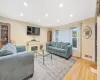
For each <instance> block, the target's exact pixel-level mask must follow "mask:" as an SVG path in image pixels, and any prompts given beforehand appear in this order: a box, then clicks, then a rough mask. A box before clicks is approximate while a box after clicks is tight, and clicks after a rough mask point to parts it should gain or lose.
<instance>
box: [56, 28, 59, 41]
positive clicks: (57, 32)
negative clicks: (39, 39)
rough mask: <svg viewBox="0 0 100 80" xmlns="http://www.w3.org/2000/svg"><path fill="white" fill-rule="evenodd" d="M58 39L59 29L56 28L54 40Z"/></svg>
mask: <svg viewBox="0 0 100 80" xmlns="http://www.w3.org/2000/svg"><path fill="white" fill-rule="evenodd" d="M58 39H59V30H56V34H55V40H56V42H58Z"/></svg>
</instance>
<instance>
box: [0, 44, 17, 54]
mask: <svg viewBox="0 0 100 80" xmlns="http://www.w3.org/2000/svg"><path fill="white" fill-rule="evenodd" d="M1 50H9V51H11V52H13V53H17V50H16V47H15V45H13V44H11V43H8V44H6V45H5V46H3V47H2V48H1Z"/></svg>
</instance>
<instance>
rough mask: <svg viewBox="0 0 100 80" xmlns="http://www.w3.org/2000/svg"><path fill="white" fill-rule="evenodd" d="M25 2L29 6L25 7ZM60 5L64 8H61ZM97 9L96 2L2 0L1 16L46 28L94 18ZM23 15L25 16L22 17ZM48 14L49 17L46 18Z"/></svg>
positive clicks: (0, 3)
mask: <svg viewBox="0 0 100 80" xmlns="http://www.w3.org/2000/svg"><path fill="white" fill-rule="evenodd" d="M24 2H26V3H27V5H28V6H24ZM60 4H63V7H61V8H60ZM95 9H96V0H0V16H4V17H8V18H11V19H16V20H20V21H25V22H30V23H36V24H39V25H41V26H45V27H53V26H59V25H64V24H68V23H72V22H75V21H79V20H83V19H87V18H90V17H94V16H95ZM21 13H23V14H24V15H23V16H21V15H20V14H21ZM46 13H47V14H48V16H45V14H46ZM70 15H72V16H73V17H70ZM38 20H39V22H38Z"/></svg>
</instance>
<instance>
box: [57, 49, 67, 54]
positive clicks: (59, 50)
mask: <svg viewBox="0 0 100 80" xmlns="http://www.w3.org/2000/svg"><path fill="white" fill-rule="evenodd" d="M57 52H62V53H64V52H65V49H61V48H58V49H57Z"/></svg>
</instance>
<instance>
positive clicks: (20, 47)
mask: <svg viewBox="0 0 100 80" xmlns="http://www.w3.org/2000/svg"><path fill="white" fill-rule="evenodd" d="M16 50H17V53H19V52H23V51H26V47H25V46H24V45H23V46H16Z"/></svg>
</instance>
